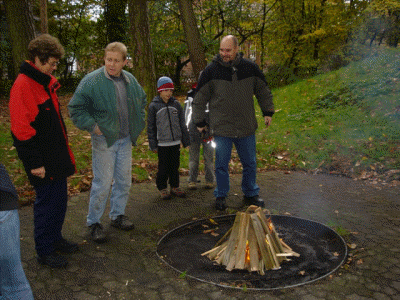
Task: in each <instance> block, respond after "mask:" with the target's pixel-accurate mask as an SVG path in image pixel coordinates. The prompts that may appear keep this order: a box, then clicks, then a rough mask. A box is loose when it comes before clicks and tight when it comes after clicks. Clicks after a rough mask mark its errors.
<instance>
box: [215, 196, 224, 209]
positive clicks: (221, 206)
mask: <svg viewBox="0 0 400 300" xmlns="http://www.w3.org/2000/svg"><path fill="white" fill-rule="evenodd" d="M215 209H216V210H225V209H226V204H225V197H218V198H217V199H216V200H215Z"/></svg>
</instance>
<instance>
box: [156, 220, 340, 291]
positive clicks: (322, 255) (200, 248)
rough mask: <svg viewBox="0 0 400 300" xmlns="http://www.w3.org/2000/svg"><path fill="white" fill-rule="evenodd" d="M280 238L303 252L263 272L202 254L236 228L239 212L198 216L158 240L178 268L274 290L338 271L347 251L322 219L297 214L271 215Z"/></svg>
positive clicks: (227, 283) (220, 281) (218, 281)
mask: <svg viewBox="0 0 400 300" xmlns="http://www.w3.org/2000/svg"><path fill="white" fill-rule="evenodd" d="M266 217H267V218H269V217H271V220H272V222H273V224H274V226H275V228H276V231H277V233H278V234H279V237H280V238H281V239H283V240H284V241H285V243H286V244H288V245H289V246H290V247H291V248H292V249H293V251H295V252H296V253H298V254H299V256H298V257H291V259H290V261H285V262H283V263H282V264H281V266H280V269H278V270H267V271H266V272H265V274H264V275H260V274H259V273H257V272H249V271H247V270H236V269H235V270H232V271H227V270H226V269H225V267H224V266H221V265H217V264H215V263H214V262H213V261H211V260H210V259H208V258H207V257H205V256H202V255H201V254H202V253H204V252H206V251H208V250H210V249H211V248H212V247H214V245H215V244H216V242H217V241H218V240H220V239H221V237H222V236H223V235H224V234H225V233H226V232H227V231H228V230H229V229H230V228H231V227H232V225H233V222H234V220H235V215H225V216H218V217H213V218H212V219H201V220H196V221H193V222H190V223H187V224H184V225H182V226H180V227H177V228H175V229H173V230H171V231H170V232H168V233H167V234H166V235H164V236H163V237H162V238H161V239H160V241H159V242H158V245H157V255H158V257H159V258H160V259H161V260H162V261H163V262H164V263H166V264H167V265H169V266H170V267H172V268H173V269H174V270H176V271H177V272H179V273H181V274H184V275H185V276H188V277H190V278H193V279H196V280H199V281H202V282H207V283H210V284H214V285H217V286H221V287H229V288H237V289H243V288H246V289H248V290H273V289H282V288H288V287H294V286H298V285H302V284H306V283H311V282H314V281H316V280H318V279H322V278H324V277H326V276H328V275H330V274H332V273H333V272H335V271H336V270H337V269H338V268H339V267H340V266H341V264H342V263H343V262H344V260H345V258H346V256H347V248H346V243H345V242H344V240H343V239H342V238H341V237H340V236H339V235H338V234H337V233H336V232H335V231H333V230H332V229H330V228H329V227H326V226H325V225H323V224H321V223H317V222H314V221H310V220H305V219H300V218H296V217H292V216H280V215H266Z"/></svg>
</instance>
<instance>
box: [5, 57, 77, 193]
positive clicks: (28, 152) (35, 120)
mask: <svg viewBox="0 0 400 300" xmlns="http://www.w3.org/2000/svg"><path fill="white" fill-rule="evenodd" d="M59 87H60V84H59V83H58V81H57V79H56V78H55V77H54V76H51V75H47V74H44V73H42V72H40V71H39V70H38V69H37V68H36V67H35V65H34V64H33V63H31V62H28V61H26V62H24V63H23V64H22V66H21V69H20V74H19V75H18V77H17V79H16V81H15V82H14V85H13V87H12V89H11V93H10V103H9V106H10V118H11V134H12V137H13V139H14V146H15V147H16V149H17V152H18V157H19V158H20V159H21V161H22V163H23V164H24V167H25V171H26V173H27V175H28V178H29V181H30V182H31V184H32V185H33V186H40V185H43V184H48V183H49V182H51V181H52V180H54V179H61V178H66V177H68V176H70V175H72V174H74V173H75V159H74V156H73V154H72V151H71V149H70V147H69V145H68V137H67V130H66V127H65V123H64V120H63V118H62V116H61V112H60V103H59V100H58V97H57V94H56V90H57V89H58V88H59ZM42 166H43V167H44V168H45V170H46V176H45V178H43V179H42V178H40V177H38V176H34V175H32V173H31V170H33V169H37V168H40V167H42Z"/></svg>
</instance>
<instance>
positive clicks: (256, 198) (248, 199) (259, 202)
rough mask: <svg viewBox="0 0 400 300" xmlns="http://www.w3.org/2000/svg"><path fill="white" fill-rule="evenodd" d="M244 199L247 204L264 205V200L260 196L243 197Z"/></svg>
mask: <svg viewBox="0 0 400 300" xmlns="http://www.w3.org/2000/svg"><path fill="white" fill-rule="evenodd" d="M243 201H244V204H245V205H255V206H259V207H264V200H263V199H261V198H260V196H258V195H257V196H253V197H246V196H244V197H243Z"/></svg>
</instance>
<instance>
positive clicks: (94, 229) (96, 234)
mask: <svg viewBox="0 0 400 300" xmlns="http://www.w3.org/2000/svg"><path fill="white" fill-rule="evenodd" d="M89 228H90V235H91V236H92V240H93V241H94V242H96V243H104V242H105V241H106V235H105V234H104V232H103V226H102V225H101V224H100V223H94V224H92V225H90V226H89Z"/></svg>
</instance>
